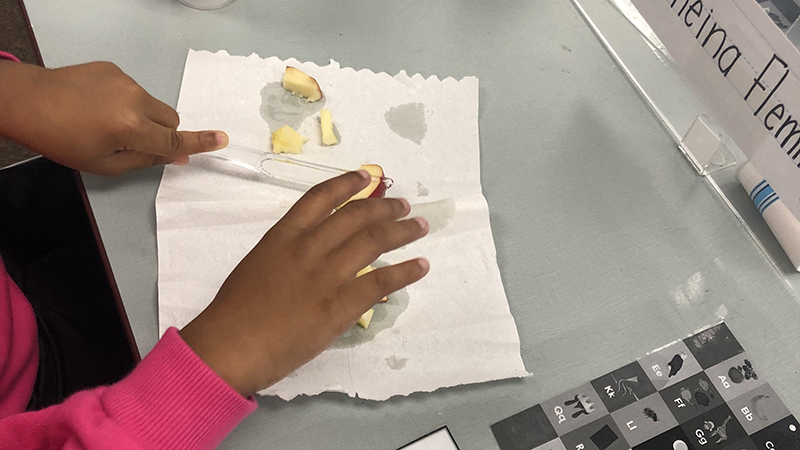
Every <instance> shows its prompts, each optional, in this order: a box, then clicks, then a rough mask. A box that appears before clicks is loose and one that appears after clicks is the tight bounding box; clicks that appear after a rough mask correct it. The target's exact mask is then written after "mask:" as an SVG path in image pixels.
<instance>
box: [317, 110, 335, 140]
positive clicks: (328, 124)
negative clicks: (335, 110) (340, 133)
mask: <svg viewBox="0 0 800 450" xmlns="http://www.w3.org/2000/svg"><path fill="white" fill-rule="evenodd" d="M319 125H320V128H322V143H323V144H325V145H336V144H338V143H339V140H338V139H336V135H335V134H334V133H333V120H332V119H331V112H330V111H329V110H327V109H320V110H319Z"/></svg>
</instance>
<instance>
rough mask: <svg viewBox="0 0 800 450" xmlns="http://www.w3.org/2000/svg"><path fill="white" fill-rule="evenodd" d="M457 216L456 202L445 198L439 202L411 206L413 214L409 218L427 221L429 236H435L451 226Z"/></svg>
mask: <svg viewBox="0 0 800 450" xmlns="http://www.w3.org/2000/svg"><path fill="white" fill-rule="evenodd" d="M455 215H456V202H455V201H454V200H453V199H452V198H445V199H443V200H439V201H438V202H428V203H415V204H413V205H411V212H410V213H409V214H408V217H409V218H412V217H422V218H424V219H425V220H427V221H428V234H433V233H436V232H437V231H440V230H442V229H443V228H444V227H446V226H447V225H449V224H450V222H452V221H453V217H455Z"/></svg>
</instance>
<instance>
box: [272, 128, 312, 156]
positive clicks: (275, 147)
mask: <svg viewBox="0 0 800 450" xmlns="http://www.w3.org/2000/svg"><path fill="white" fill-rule="evenodd" d="M307 140H308V139H306V138H304V137H303V136H300V133H298V132H297V131H294V128H292V127H290V126H289V125H284V126H282V127H280V128H278V129H277V130H275V132H274V133H272V152H273V153H294V154H300V153H303V150H302V148H303V144H305V143H306V141H307Z"/></svg>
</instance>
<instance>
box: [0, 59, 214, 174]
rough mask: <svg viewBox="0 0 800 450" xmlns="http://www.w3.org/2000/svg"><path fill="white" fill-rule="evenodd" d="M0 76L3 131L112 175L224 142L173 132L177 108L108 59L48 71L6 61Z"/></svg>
mask: <svg viewBox="0 0 800 450" xmlns="http://www.w3.org/2000/svg"><path fill="white" fill-rule="evenodd" d="M0 79H2V80H3V86H4V87H3V88H2V89H0V91H3V92H0V107H2V108H3V114H2V116H0V117H2V118H0V136H4V137H8V138H11V139H13V140H15V141H18V142H20V143H22V144H24V145H26V146H27V147H28V148H30V149H31V150H33V151H35V152H37V153H40V154H42V155H43V156H45V157H47V158H49V159H51V160H53V161H56V162H58V163H59V164H63V165H65V166H68V167H72V168H73V169H77V170H82V171H86V172H91V173H97V174H102V175H116V174H120V173H123V172H126V171H128V170H132V169H137V168H143V167H148V166H152V165H155V164H164V163H178V164H181V163H184V164H185V163H186V162H188V155H191V154H193V153H199V152H206V151H211V150H217V149H219V148H222V147H224V146H225V145H227V142H228V137H227V135H226V134H225V133H223V132H219V131H218V132H214V131H203V132H188V131H176V128H177V127H178V123H179V118H178V114H177V113H176V112H175V110H174V109H172V108H171V107H169V106H168V105H166V104H164V103H162V102H160V101H158V100H156V99H155V98H153V97H151V96H150V95H149V94H148V93H147V92H145V90H144V89H142V88H141V86H139V85H138V84H136V82H135V81H133V79H131V78H130V77H129V76H127V75H125V74H124V73H122V71H121V70H120V69H119V68H118V67H117V66H115V65H114V64H111V63H107V62H96V63H90V64H83V65H79V66H71V67H64V68H61V69H54V70H51V69H44V68H41V67H36V66H31V65H27V64H18V63H11V62H6V61H3V62H0Z"/></svg>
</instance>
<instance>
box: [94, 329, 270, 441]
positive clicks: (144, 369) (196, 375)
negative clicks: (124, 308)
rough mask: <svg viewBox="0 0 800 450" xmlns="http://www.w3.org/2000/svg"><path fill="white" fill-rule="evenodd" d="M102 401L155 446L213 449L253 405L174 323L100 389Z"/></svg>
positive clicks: (128, 426)
mask: <svg viewBox="0 0 800 450" xmlns="http://www.w3.org/2000/svg"><path fill="white" fill-rule="evenodd" d="M103 405H104V406H105V408H106V409H107V412H108V414H109V416H111V417H113V418H114V419H115V420H116V421H117V422H118V423H119V424H120V425H121V426H122V427H124V428H125V429H127V430H129V431H130V432H131V434H132V435H134V436H138V437H139V439H141V440H142V442H144V443H146V444H147V446H148V447H149V448H153V449H172V448H195V449H207V448H214V447H216V446H217V445H219V443H220V442H222V440H223V439H224V438H225V436H227V435H228V433H230V432H231V431H232V430H233V429H234V428H235V427H236V425H238V424H239V422H241V421H242V420H243V419H244V418H245V417H247V416H248V415H249V414H250V413H252V412H253V411H255V409H256V407H257V403H256V401H255V400H254V399H253V398H252V397H250V398H244V397H242V396H241V395H240V394H239V393H238V392H236V391H235V390H234V389H233V388H232V387H230V385H228V384H227V383H226V382H225V381H223V380H222V379H221V378H220V377H219V376H218V375H217V374H216V373H214V371H212V370H211V368H209V367H208V366H207V365H206V364H205V363H204V362H203V361H202V360H201V359H200V358H199V357H198V356H197V355H196V354H195V353H194V352H193V351H192V349H191V348H189V346H188V345H186V343H185V342H184V341H183V339H181V337H180V335H179V334H178V330H177V329H175V328H170V329H169V330H167V332H166V333H165V334H164V336H163V337H162V338H161V340H160V341H159V342H158V344H156V346H155V348H153V350H152V351H151V352H150V353H149V354H148V355H147V356H146V357H145V358H144V359H143V360H142V362H141V363H139V365H138V366H137V367H136V368H135V369H134V370H133V372H131V374H130V375H129V376H128V377H126V378H125V379H123V380H122V381H120V382H119V383H117V384H115V385H112V386H110V387H109V388H108V389H107V390H106V391H105V392H104V393H103Z"/></svg>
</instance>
